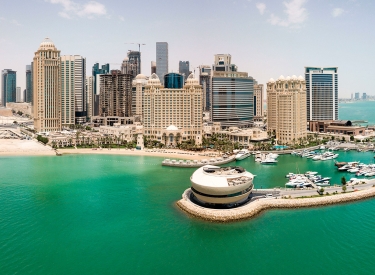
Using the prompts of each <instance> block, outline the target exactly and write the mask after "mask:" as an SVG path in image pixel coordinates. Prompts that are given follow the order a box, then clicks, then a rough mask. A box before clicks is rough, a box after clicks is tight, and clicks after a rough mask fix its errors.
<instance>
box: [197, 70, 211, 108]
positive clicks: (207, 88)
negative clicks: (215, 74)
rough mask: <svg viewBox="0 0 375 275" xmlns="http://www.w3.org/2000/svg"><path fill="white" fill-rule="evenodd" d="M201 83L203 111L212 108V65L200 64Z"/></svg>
mask: <svg viewBox="0 0 375 275" xmlns="http://www.w3.org/2000/svg"><path fill="white" fill-rule="evenodd" d="M199 84H200V85H202V92H203V95H202V98H203V111H210V110H211V97H212V93H211V92H212V91H211V66H209V65H201V66H199Z"/></svg>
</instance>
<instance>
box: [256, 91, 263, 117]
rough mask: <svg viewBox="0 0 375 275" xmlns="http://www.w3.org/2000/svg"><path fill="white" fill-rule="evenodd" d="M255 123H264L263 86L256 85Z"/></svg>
mask: <svg viewBox="0 0 375 275" xmlns="http://www.w3.org/2000/svg"><path fill="white" fill-rule="evenodd" d="M254 121H263V84H255V85H254Z"/></svg>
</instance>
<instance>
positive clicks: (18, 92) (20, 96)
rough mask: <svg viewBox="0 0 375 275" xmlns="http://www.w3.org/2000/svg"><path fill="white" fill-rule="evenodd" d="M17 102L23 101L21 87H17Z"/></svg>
mask: <svg viewBox="0 0 375 275" xmlns="http://www.w3.org/2000/svg"><path fill="white" fill-rule="evenodd" d="M16 102H18V103H21V102H23V95H22V91H21V87H17V88H16Z"/></svg>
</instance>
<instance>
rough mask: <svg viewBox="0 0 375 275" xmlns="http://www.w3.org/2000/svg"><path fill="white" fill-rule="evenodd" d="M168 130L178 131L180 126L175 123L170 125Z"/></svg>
mask: <svg viewBox="0 0 375 275" xmlns="http://www.w3.org/2000/svg"><path fill="white" fill-rule="evenodd" d="M167 131H178V128H177V127H176V126H174V125H169V126H168V128H167Z"/></svg>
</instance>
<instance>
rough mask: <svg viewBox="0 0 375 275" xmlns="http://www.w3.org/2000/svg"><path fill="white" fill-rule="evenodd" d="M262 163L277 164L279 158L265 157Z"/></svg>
mask: <svg viewBox="0 0 375 275" xmlns="http://www.w3.org/2000/svg"><path fill="white" fill-rule="evenodd" d="M260 163H261V164H276V163H277V160H275V159H272V158H265V159H264V160H262V161H261V162H260Z"/></svg>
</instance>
